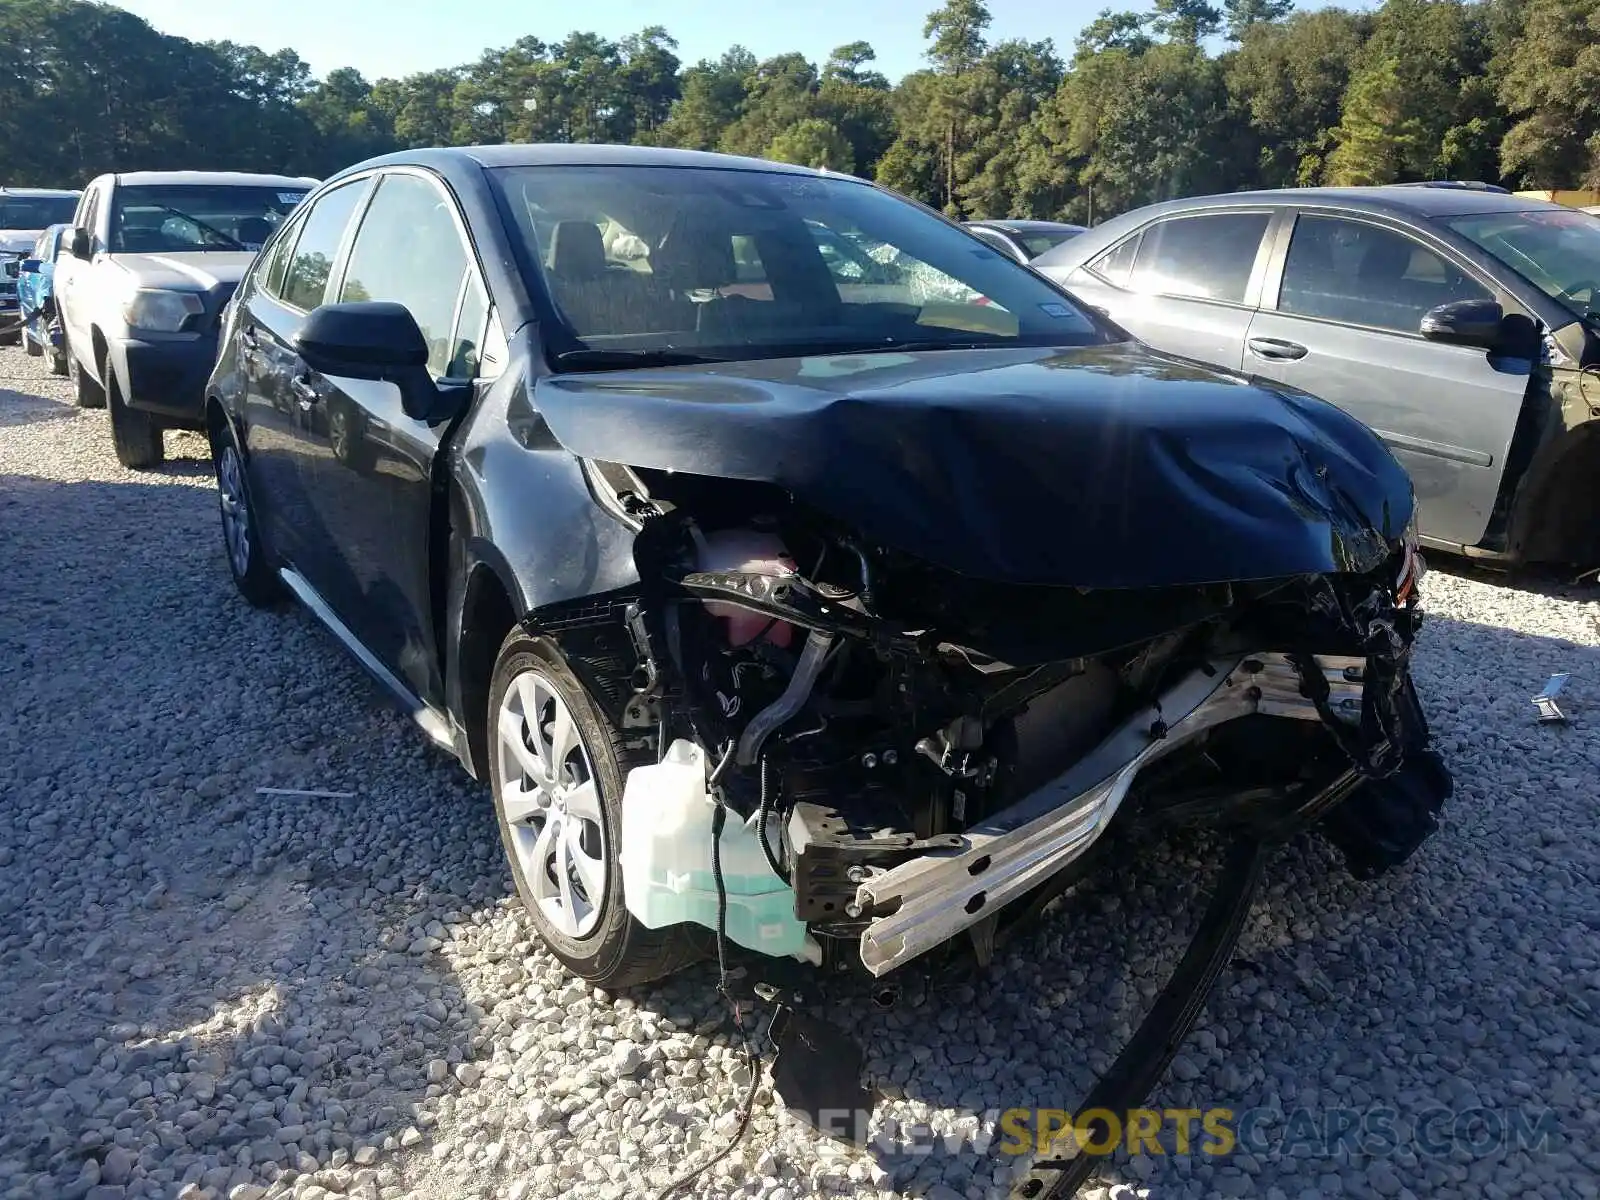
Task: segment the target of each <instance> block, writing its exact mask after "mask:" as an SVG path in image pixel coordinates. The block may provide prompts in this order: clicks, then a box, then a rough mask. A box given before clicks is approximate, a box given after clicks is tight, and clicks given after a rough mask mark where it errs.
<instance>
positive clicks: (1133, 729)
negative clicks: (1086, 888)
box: [856, 653, 1366, 976]
mask: <svg viewBox="0 0 1600 1200" xmlns="http://www.w3.org/2000/svg"><path fill="white" fill-rule="evenodd" d="M1315 662H1316V664H1317V667H1318V668H1319V669H1320V670H1321V672H1322V675H1323V678H1324V679H1326V680H1327V685H1328V695H1327V703H1328V705H1329V707H1330V708H1331V710H1332V712H1333V713H1334V714H1335V715H1336V716H1340V717H1342V716H1344V715H1345V714H1348V715H1349V718H1350V720H1351V721H1352V723H1354V722H1356V721H1357V720H1358V719H1359V717H1360V714H1361V703H1362V693H1363V688H1364V670H1365V667H1366V660H1365V659H1364V658H1356V657H1345V656H1336V655H1319V656H1317V657H1316V658H1315ZM1303 693H1304V689H1303V687H1302V683H1301V678H1300V672H1299V671H1298V669H1296V667H1295V666H1294V665H1293V663H1291V662H1290V661H1289V658H1288V656H1287V655H1286V654H1281V653H1262V654H1248V655H1238V656H1229V657H1227V658H1224V659H1214V660H1212V661H1211V662H1210V663H1208V664H1206V665H1205V666H1203V667H1201V668H1199V669H1197V670H1195V671H1193V672H1191V673H1190V674H1189V675H1187V676H1185V677H1184V678H1183V679H1181V680H1179V681H1178V682H1177V683H1176V684H1175V685H1173V687H1171V688H1170V689H1169V690H1168V691H1166V692H1165V693H1163V694H1162V695H1161V696H1160V697H1159V698H1158V699H1157V700H1156V702H1155V703H1153V704H1151V705H1150V706H1148V707H1147V708H1145V709H1143V710H1141V711H1140V712H1138V713H1136V714H1134V715H1133V716H1132V717H1130V718H1129V719H1128V720H1127V721H1125V722H1123V723H1122V724H1121V725H1120V726H1118V727H1117V728H1116V729H1115V730H1114V731H1113V732H1112V733H1111V734H1110V735H1109V736H1108V737H1107V738H1106V739H1105V740H1104V741H1102V742H1101V743H1100V745H1099V746H1098V747H1096V748H1095V749H1094V750H1092V751H1091V752H1090V753H1089V754H1087V755H1086V756H1084V757H1083V758H1082V759H1080V760H1079V761H1078V762H1077V763H1076V764H1074V765H1073V766H1072V768H1071V769H1069V770H1068V771H1066V772H1065V773H1064V774H1062V775H1061V776H1059V777H1058V778H1057V779H1056V780H1054V781H1053V782H1051V783H1049V784H1046V785H1045V786H1044V787H1042V788H1040V789H1039V790H1038V791H1036V792H1034V793H1033V794H1031V795H1029V796H1027V797H1026V798H1024V799H1023V800H1021V801H1019V802H1018V803H1016V804H1014V805H1012V806H1011V807H1009V808H1006V809H1002V810H1001V811H1000V812H998V813H995V814H994V815H993V816H991V817H989V818H987V819H986V820H984V821H983V823H981V824H979V825H975V826H973V827H972V828H971V829H968V830H966V831H965V832H964V833H963V834H962V839H963V846H962V848H961V849H959V850H952V851H948V852H934V853H930V854H926V855H923V856H921V857H919V858H915V859H913V860H912V861H910V862H907V863H903V864H902V865H900V866H898V867H895V868H893V869H891V870H888V871H884V872H882V873H880V874H877V875H874V876H872V877H871V878H869V879H867V880H866V881H865V882H863V883H862V884H861V886H860V887H859V888H858V889H857V892H856V902H857V903H858V904H859V905H860V906H861V907H862V909H863V910H864V911H867V912H871V913H874V914H878V915H876V916H875V917H874V918H873V919H872V921H871V923H870V924H869V925H868V926H867V927H866V929H865V930H864V931H863V932H862V934H861V943H860V953H861V961H862V963H863V965H865V967H866V968H867V970H868V971H870V972H871V973H872V974H873V975H875V976H876V975H884V974H886V973H887V972H889V971H892V970H894V969H895V968H896V967H899V966H901V965H903V964H904V963H906V962H909V961H910V960H911V959H914V958H916V957H917V956H918V955H921V954H923V953H925V952H927V951H928V950H931V949H933V948H934V947H935V946H938V945H940V944H942V943H944V942H946V941H948V940H949V939H950V938H952V937H954V936H956V935H957V934H959V933H961V932H963V931H964V930H966V929H968V928H970V927H971V926H973V925H975V924H977V923H978V922H979V921H981V920H984V919H985V918H987V917H988V916H990V915H991V914H993V913H995V912H997V911H998V910H999V909H1000V908H1002V907H1003V906H1004V905H1006V904H1009V903H1010V902H1011V901H1013V900H1016V899H1017V898H1018V897H1020V896H1022V895H1024V894H1025V893H1027V892H1029V891H1031V890H1032V889H1033V888H1035V887H1037V886H1039V885H1040V884H1042V883H1044V882H1045V881H1046V880H1048V879H1049V878H1050V877H1051V876H1052V875H1055V874H1056V873H1057V872H1059V871H1060V870H1061V869H1062V868H1063V867H1065V866H1067V865H1068V864H1070V863H1071V862H1072V861H1073V860H1074V859H1076V858H1078V857H1079V856H1080V855H1082V854H1083V853H1084V852H1085V851H1087V850H1088V849H1089V847H1090V846H1092V845H1093V844H1094V843H1095V841H1096V840H1098V838H1099V837H1100V835H1101V834H1102V833H1104V832H1105V829H1106V827H1107V826H1108V825H1109V824H1110V822H1111V819H1112V818H1113V817H1115V816H1116V814H1117V810H1118V808H1119V807H1120V806H1121V804H1122V801H1123V798H1124V797H1125V796H1126V795H1127V794H1128V790H1129V788H1130V787H1131V786H1132V784H1133V782H1134V780H1135V779H1136V778H1137V776H1138V775H1139V773H1140V772H1141V771H1142V770H1144V768H1145V767H1147V766H1149V765H1150V764H1151V763H1153V762H1155V761H1156V760H1158V759H1160V758H1162V757H1164V756H1166V755H1167V754H1170V753H1171V752H1172V751H1174V750H1176V749H1178V748H1180V747H1181V746H1183V745H1184V744H1185V743H1186V742H1189V741H1191V740H1193V739H1194V738H1195V737H1197V736H1199V735H1200V734H1201V733H1204V732H1205V731H1206V730H1208V729H1211V728H1214V727H1215V726H1218V725H1221V724H1224V723H1226V722H1228V721H1233V720H1236V719H1238V718H1240V717H1245V716H1249V715H1251V714H1254V713H1259V714H1262V715H1264V716H1273V717H1286V718H1290V719H1294V720H1302V721H1321V720H1322V719H1323V718H1322V716H1321V714H1320V713H1319V712H1318V706H1317V704H1315V703H1313V701H1312V700H1311V699H1309V698H1308V697H1307V696H1306V695H1305V694H1303Z"/></svg>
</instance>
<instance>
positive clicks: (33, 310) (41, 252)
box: [16, 224, 72, 375]
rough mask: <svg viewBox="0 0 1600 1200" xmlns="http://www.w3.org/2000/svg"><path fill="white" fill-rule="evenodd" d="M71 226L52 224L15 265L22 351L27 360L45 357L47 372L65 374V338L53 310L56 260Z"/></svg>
mask: <svg viewBox="0 0 1600 1200" xmlns="http://www.w3.org/2000/svg"><path fill="white" fill-rule="evenodd" d="M71 228H72V226H71V225H66V224H62V225H52V226H50V227H49V228H48V229H46V230H45V231H44V232H43V233H41V234H40V235H39V240H38V241H37V242H35V243H34V244H33V251H32V253H31V254H30V255H29V256H28V257H27V258H24V259H22V260H21V261H19V262H18V263H17V264H16V272H17V318H18V320H20V321H21V322H22V331H21V332H22V348H23V350H24V351H25V352H26V353H27V354H28V356H29V357H30V358H39V357H42V356H44V355H48V356H49V358H50V370H51V371H52V372H53V373H54V374H56V375H65V374H66V373H67V351H66V338H65V336H64V335H63V334H62V332H61V314H60V312H59V311H57V309H56V301H55V273H56V257H57V256H58V255H59V254H60V253H61V243H62V240H63V238H64V236H65V235H66V233H67V231H68V230H70V229H71Z"/></svg>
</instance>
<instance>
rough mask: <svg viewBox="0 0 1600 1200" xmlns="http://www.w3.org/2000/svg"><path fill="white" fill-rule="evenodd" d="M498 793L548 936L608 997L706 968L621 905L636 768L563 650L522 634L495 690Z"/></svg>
mask: <svg viewBox="0 0 1600 1200" xmlns="http://www.w3.org/2000/svg"><path fill="white" fill-rule="evenodd" d="M488 717H489V754H488V758H489V783H490V787H491V788H492V789H493V792H494V807H495V816H496V818H497V820H498V823H499V825H500V840H501V842H502V843H503V844H504V846H505V849H506V857H507V859H508V860H509V861H510V864H511V877H512V879H513V880H514V881H515V882H516V885H517V894H518V895H519V896H521V898H522V903H523V905H524V906H525V907H526V908H527V911H528V915H529V916H530V917H531V918H532V920H533V925H534V928H535V929H537V930H538V931H539V936H540V937H541V938H542V939H543V940H544V942H545V944H546V945H547V946H549V947H550V950H551V952H552V953H553V954H555V956H556V957H557V958H559V959H560V960H561V961H562V962H563V963H564V964H566V966H567V969H568V970H570V971H572V972H573V974H575V975H578V976H579V977H581V978H583V979H586V980H588V981H589V982H590V983H593V984H596V985H598V986H600V987H605V988H620V987H627V986H630V985H634V984H640V983H646V982H649V981H650V980H652V979H660V978H661V977H662V976H665V975H670V974H672V973H673V972H674V971H677V970H679V969H680V968H682V967H684V966H687V965H688V964H689V963H691V962H694V961H695V960H696V959H698V958H699V957H700V956H701V953H702V946H703V942H704V939H703V938H700V937H697V936H696V931H695V930H694V929H692V928H691V927H689V926H684V925H673V926H668V927H667V928H665V929H646V928H645V927H644V926H643V925H641V924H639V922H638V921H636V920H634V918H633V916H632V914H630V913H629V912H628V909H627V906H626V904H625V903H624V902H623V898H622V867H621V864H620V862H619V860H618V852H619V850H620V847H621V842H622V785H623V780H624V778H625V777H626V773H627V770H628V769H629V768H630V767H632V766H636V765H638V764H637V763H636V762H633V761H631V760H630V759H629V758H628V756H627V754H626V752H625V750H624V749H623V744H622V736H621V734H620V733H619V732H618V731H617V729H616V728H615V727H614V726H613V725H612V724H611V722H610V720H609V719H608V718H607V717H606V716H605V714H604V712H603V711H602V710H601V709H600V708H599V707H598V706H597V705H595V704H594V703H593V702H592V701H591V700H590V699H589V695H588V693H587V692H585V691H584V688H583V685H582V684H581V683H580V682H579V681H578V679H577V677H576V676H575V675H574V674H573V673H572V671H571V669H570V668H569V667H568V666H567V664H566V662H565V661H564V660H563V659H562V657H561V654H560V652H559V651H557V649H556V648H555V646H554V645H553V644H552V643H551V642H549V641H548V640H546V639H543V638H533V637H529V636H528V635H527V634H526V633H524V632H523V631H522V630H521V629H513V630H512V632H511V635H510V636H509V637H507V638H506V640H505V643H504V644H503V645H502V646H501V647H500V656H499V658H498V660H497V661H496V663H495V668H494V675H493V678H492V679H491V681H490V685H489V713H488Z"/></svg>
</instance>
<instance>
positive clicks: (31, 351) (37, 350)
mask: <svg viewBox="0 0 1600 1200" xmlns="http://www.w3.org/2000/svg"><path fill="white" fill-rule="evenodd" d="M22 352H23V353H24V354H26V355H27V356H28V357H29V358H42V357H44V347H43V346H41V345H39V343H38V342H36V341H34V340H33V339H32V338H30V337H29V336H28V335H27V334H23V335H22Z"/></svg>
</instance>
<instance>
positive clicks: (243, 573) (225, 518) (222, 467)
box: [211, 429, 284, 608]
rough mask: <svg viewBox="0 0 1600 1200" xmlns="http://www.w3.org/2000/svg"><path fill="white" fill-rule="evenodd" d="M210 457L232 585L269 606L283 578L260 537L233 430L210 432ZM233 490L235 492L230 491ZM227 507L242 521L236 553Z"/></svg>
mask: <svg viewBox="0 0 1600 1200" xmlns="http://www.w3.org/2000/svg"><path fill="white" fill-rule="evenodd" d="M211 461H212V464H213V466H214V467H215V470H216V476H217V499H218V508H219V510H220V516H221V526H222V556H223V558H224V559H226V560H227V563H228V574H229V575H231V576H233V585H234V586H235V587H236V588H238V589H239V594H240V595H241V596H243V597H244V598H245V602H246V603H247V604H249V605H250V606H251V607H252V608H272V607H273V606H275V605H277V604H278V603H279V602H280V601H282V600H283V597H284V590H283V581H282V580H280V579H279V578H278V571H277V567H276V565H275V564H274V563H273V561H272V556H271V554H270V553H269V552H268V550H267V547H266V544H265V543H264V542H263V541H262V540H261V532H260V526H259V525H258V524H257V522H256V510H255V504H254V502H253V501H252V499H251V496H250V476H249V473H248V472H247V471H246V470H245V466H244V458H243V456H242V455H241V454H240V453H239V447H238V443H236V442H235V441H234V439H233V433H232V431H230V430H226V429H224V430H222V431H221V432H213V434H212V436H211ZM234 491H236V494H234V495H230V492H234ZM230 509H231V511H232V513H233V514H234V515H236V516H237V517H238V519H239V520H240V521H241V522H242V530H243V533H244V543H243V551H242V553H239V554H236V553H235V550H236V546H235V542H234V540H233V537H232V536H231V535H230V529H229V518H230Z"/></svg>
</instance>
